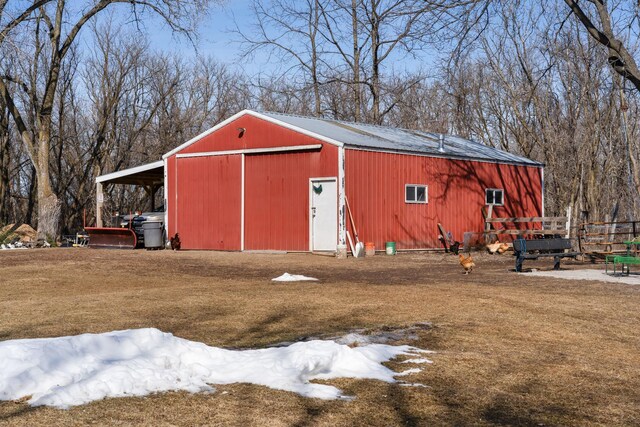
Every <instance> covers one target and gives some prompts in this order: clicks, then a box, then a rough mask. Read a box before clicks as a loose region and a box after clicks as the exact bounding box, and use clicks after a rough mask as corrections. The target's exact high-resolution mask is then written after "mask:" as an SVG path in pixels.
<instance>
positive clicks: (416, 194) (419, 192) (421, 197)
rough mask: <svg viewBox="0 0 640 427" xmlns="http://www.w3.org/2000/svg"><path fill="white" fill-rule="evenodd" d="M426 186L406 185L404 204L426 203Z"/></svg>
mask: <svg viewBox="0 0 640 427" xmlns="http://www.w3.org/2000/svg"><path fill="white" fill-rule="evenodd" d="M428 188H429V187H428V186H426V185H422V184H406V185H405V186H404V201H405V202H406V203H427V202H428V201H429V194H428V191H427V190H428Z"/></svg>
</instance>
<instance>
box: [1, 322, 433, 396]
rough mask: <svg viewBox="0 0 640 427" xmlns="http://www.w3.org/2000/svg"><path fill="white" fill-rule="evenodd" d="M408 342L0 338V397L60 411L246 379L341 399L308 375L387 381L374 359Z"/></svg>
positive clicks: (154, 333)
mask: <svg viewBox="0 0 640 427" xmlns="http://www.w3.org/2000/svg"><path fill="white" fill-rule="evenodd" d="M424 352H425V351H424V350H420V349H417V348H415V347H411V346H392V345H386V344H370V345H365V346H360V347H355V348H351V347H349V346H346V345H341V344H338V343H336V342H334V341H321V340H315V341H308V342H299V343H295V344H291V345H290V346H288V347H275V348H266V349H259V350H244V351H233V350H225V349H221V348H216V347H209V346H207V345H205V344H203V343H199V342H194V341H189V340H186V339H182V338H178V337H175V336H173V335H172V334H169V333H164V332H161V331H159V330H157V329H152V328H149V329H133V330H125V331H115V332H108V333H104V334H84V335H78V336H69V337H61V338H41V339H24V340H11V341H5V342H0V400H17V399H21V398H25V397H26V398H29V400H28V402H29V404H31V405H33V406H40V405H47V406H54V407H57V408H68V407H70V406H75V405H81V404H84V403H88V402H91V401H94V400H99V399H103V398H106V397H122V396H144V395H147V394H150V393H154V392H162V391H169V390H185V391H189V392H192V393H195V392H212V391H214V388H213V387H211V386H210V384H231V383H252V384H259V385H264V386H267V387H271V388H274V389H278V390H287V391H292V392H295V393H298V394H300V395H303V396H307V397H315V398H321V399H336V398H341V397H345V396H343V395H342V393H341V391H340V390H339V389H337V388H335V387H333V386H329V385H324V384H314V383H310V382H309V381H310V380H314V379H331V378H343V377H348V378H370V379H377V380H382V381H386V382H395V378H394V377H396V376H399V375H403V374H404V375H407V374H410V373H413V372H417V371H416V368H413V369H410V370H409V371H405V372H401V373H396V372H394V371H392V370H390V369H389V368H387V367H385V366H383V365H382V364H381V363H382V362H386V361H389V360H391V359H393V358H395V357H397V356H400V355H409V356H413V357H415V356H419V355H420V354H421V353H424Z"/></svg>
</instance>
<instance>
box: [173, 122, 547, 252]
mask: <svg viewBox="0 0 640 427" xmlns="http://www.w3.org/2000/svg"><path fill="white" fill-rule="evenodd" d="M238 128H245V129H246V130H245V132H244V133H243V134H242V135H240V132H239V130H238ZM319 143H321V144H322V148H321V149H320V150H317V151H313V152H290V153H272V154H252V155H246V156H245V200H244V201H245V249H247V250H251V249H274V250H303V251H306V250H308V249H309V178H312V177H315V178H322V177H337V176H338V148H337V147H335V146H333V145H330V144H327V143H322V142H321V141H319V140H316V139H314V138H311V137H308V136H306V135H304V134H301V133H298V132H295V131H292V130H289V129H287V128H285V127H281V126H278V125H275V124H272V123H270V122H268V121H265V120H262V119H258V118H256V117H253V116H250V115H245V116H242V117H240V118H238V119H237V120H235V121H233V122H231V123H229V124H227V125H226V126H224V127H222V128H220V129H218V130H216V131H215V132H213V133H211V134H209V135H207V136H205V137H203V138H202V139H201V140H199V141H197V142H195V143H194V144H192V145H191V146H189V147H187V148H185V149H183V150H182V151H181V153H198V152H209V151H227V150H240V149H247V148H266V147H282V146H293V145H309V144H319ZM345 167H346V171H345V172H346V190H347V196H348V198H349V202H350V205H351V208H352V210H353V214H354V220H355V221H356V225H357V228H358V233H359V236H360V239H361V240H363V241H373V242H375V244H376V247H377V248H379V249H383V248H384V243H385V242H386V241H395V242H397V246H398V248H399V249H409V248H437V247H441V244H440V242H439V241H438V238H437V237H438V231H437V227H436V224H437V223H438V222H440V223H442V224H443V225H444V227H445V229H447V230H451V231H452V232H453V236H454V238H455V239H456V240H459V241H462V239H463V233H464V232H465V231H481V230H482V229H483V226H484V223H483V219H482V215H481V208H482V207H483V206H484V194H485V189H486V188H503V189H504V191H505V206H504V207H497V208H496V209H495V212H494V216H540V215H541V214H542V202H541V200H542V196H541V194H542V184H541V177H540V168H537V167H523V166H511V165H498V164H492V163H483V162H473V161H461V160H457V161H453V160H447V159H438V158H429V157H423V156H414V155H405V154H390V153H380V152H372V151H362V150H350V149H347V150H346V151H345ZM167 169H168V170H167V180H168V183H167V191H168V200H167V209H168V215H169V223H168V232H169V235H173V234H175V233H176V232H179V233H180V235H181V240H182V247H183V248H185V249H226V250H239V249H240V216H241V215H240V212H241V202H242V200H241V178H242V177H241V155H239V154H236V155H232V156H209V157H194V158H180V159H176V156H175V155H173V156H171V157H170V158H168V160H167ZM405 184H426V185H428V187H429V189H428V197H429V203H428V204H426V205H425V204H406V203H405V201H404V200H405V199H404V196H405V195H404V191H405ZM347 222H348V221H347Z"/></svg>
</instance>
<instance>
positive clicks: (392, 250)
mask: <svg viewBox="0 0 640 427" xmlns="http://www.w3.org/2000/svg"><path fill="white" fill-rule="evenodd" d="M385 249H386V252H387V255H395V254H396V242H386V243H385Z"/></svg>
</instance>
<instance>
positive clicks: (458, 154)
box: [259, 112, 544, 166]
mask: <svg viewBox="0 0 640 427" xmlns="http://www.w3.org/2000/svg"><path fill="white" fill-rule="evenodd" d="M259 114H260V115H262V116H266V117H268V118H270V119H272V120H274V121H278V122H283V123H286V124H287V125H289V126H293V127H296V128H300V129H304V130H305V131H307V132H310V133H312V134H316V135H320V136H322V137H324V138H328V139H330V140H334V141H338V142H340V143H342V144H344V146H345V147H347V148H361V149H370V150H376V151H396V152H404V153H414V154H421V155H426V156H433V157H444V158H456V159H469V160H479V161H487V162H498V163H509V164H518V165H527V166H544V164H543V163H540V162H536V161H533V160H531V159H528V158H526V157H522V156H518V155H515V154H512V153H508V152H506V151H502V150H499V149H497V148H493V147H490V146H488V145H484V144H482V143H479V142H475V141H471V140H469V139H465V138H461V137H459V136H453V135H445V136H444V151H440V150H439V138H440V134H437V133H432V132H422V131H417V130H408V129H400V128H392V127H385V126H376V125H368V124H363V123H351V122H344V121H339V120H329V119H321V118H313V117H304V116H295V115H290V114H282V113H273V112H260V113H259Z"/></svg>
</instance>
